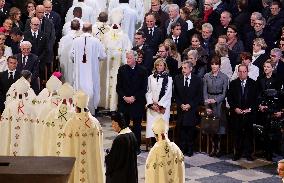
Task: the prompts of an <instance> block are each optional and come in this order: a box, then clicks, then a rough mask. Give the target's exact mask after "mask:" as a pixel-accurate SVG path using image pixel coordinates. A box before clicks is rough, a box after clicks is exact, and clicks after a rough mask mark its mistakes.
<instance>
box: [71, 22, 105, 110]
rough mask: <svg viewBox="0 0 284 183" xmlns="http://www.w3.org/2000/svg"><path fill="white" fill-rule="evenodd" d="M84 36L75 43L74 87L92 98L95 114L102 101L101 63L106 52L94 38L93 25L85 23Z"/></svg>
mask: <svg viewBox="0 0 284 183" xmlns="http://www.w3.org/2000/svg"><path fill="white" fill-rule="evenodd" d="M83 32H84V33H83V34H82V35H81V36H80V37H77V38H75V39H74V41H73V45H72V49H71V50H72V58H73V62H74V68H75V70H74V75H73V76H74V80H73V82H74V83H73V85H74V88H75V89H76V90H78V89H81V90H83V91H84V92H86V93H87V94H88V95H89V96H90V103H89V109H90V112H91V113H92V114H95V109H96V108H97V106H98V104H99V101H100V63H99V59H102V58H105V57H106V54H105V50H104V48H103V45H102V43H101V42H100V41H99V39H97V38H95V37H93V36H92V24H90V23H85V24H84V26H83Z"/></svg>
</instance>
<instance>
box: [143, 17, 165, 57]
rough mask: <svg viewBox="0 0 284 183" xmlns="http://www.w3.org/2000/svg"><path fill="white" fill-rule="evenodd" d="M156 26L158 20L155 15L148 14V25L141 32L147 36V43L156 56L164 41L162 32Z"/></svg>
mask: <svg viewBox="0 0 284 183" xmlns="http://www.w3.org/2000/svg"><path fill="white" fill-rule="evenodd" d="M155 24H156V18H155V16H154V14H148V15H146V25H145V26H143V28H142V29H140V31H142V32H144V34H145V35H146V41H145V43H146V44H147V45H149V46H150V47H151V48H152V50H153V54H154V55H155V54H156V53H157V51H158V46H159V44H161V43H162V42H163V40H164V36H163V32H162V30H161V29H160V28H158V27H155Z"/></svg>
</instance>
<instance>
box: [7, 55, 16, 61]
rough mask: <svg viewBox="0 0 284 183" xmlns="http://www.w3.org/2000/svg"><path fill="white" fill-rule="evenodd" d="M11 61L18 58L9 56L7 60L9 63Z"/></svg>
mask: <svg viewBox="0 0 284 183" xmlns="http://www.w3.org/2000/svg"><path fill="white" fill-rule="evenodd" d="M10 59H13V60H17V57H16V56H14V55H12V56H9V57H8V58H7V61H9V60H10ZM17 62H18V60H17Z"/></svg>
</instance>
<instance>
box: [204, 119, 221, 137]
mask: <svg viewBox="0 0 284 183" xmlns="http://www.w3.org/2000/svg"><path fill="white" fill-rule="evenodd" d="M219 128H220V119H219V118H217V117H215V116H213V115H204V116H201V122H200V129H201V131H202V133H205V134H216V133H217V132H218V131H219Z"/></svg>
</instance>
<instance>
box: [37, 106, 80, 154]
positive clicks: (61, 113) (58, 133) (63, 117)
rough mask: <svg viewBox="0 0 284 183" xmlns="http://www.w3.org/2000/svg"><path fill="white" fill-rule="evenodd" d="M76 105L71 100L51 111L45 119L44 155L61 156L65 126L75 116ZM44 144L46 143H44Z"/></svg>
mask: <svg viewBox="0 0 284 183" xmlns="http://www.w3.org/2000/svg"><path fill="white" fill-rule="evenodd" d="M74 114H75V113H74V107H73V106H72V104H70V103H69V102H66V104H63V103H62V101H61V102H60V104H59V106H58V107H57V108H55V109H53V110H52V111H50V112H49V114H48V115H47V117H46V118H45V120H44V125H43V129H42V137H43V138H42V143H40V144H42V145H40V144H37V145H38V146H41V154H42V155H44V156H59V155H60V148H61V145H62V140H63V137H64V131H63V130H64V127H65V125H66V123H67V121H68V120H69V119H71V118H72V117H73V116H74ZM43 144H44V145H43Z"/></svg>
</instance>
